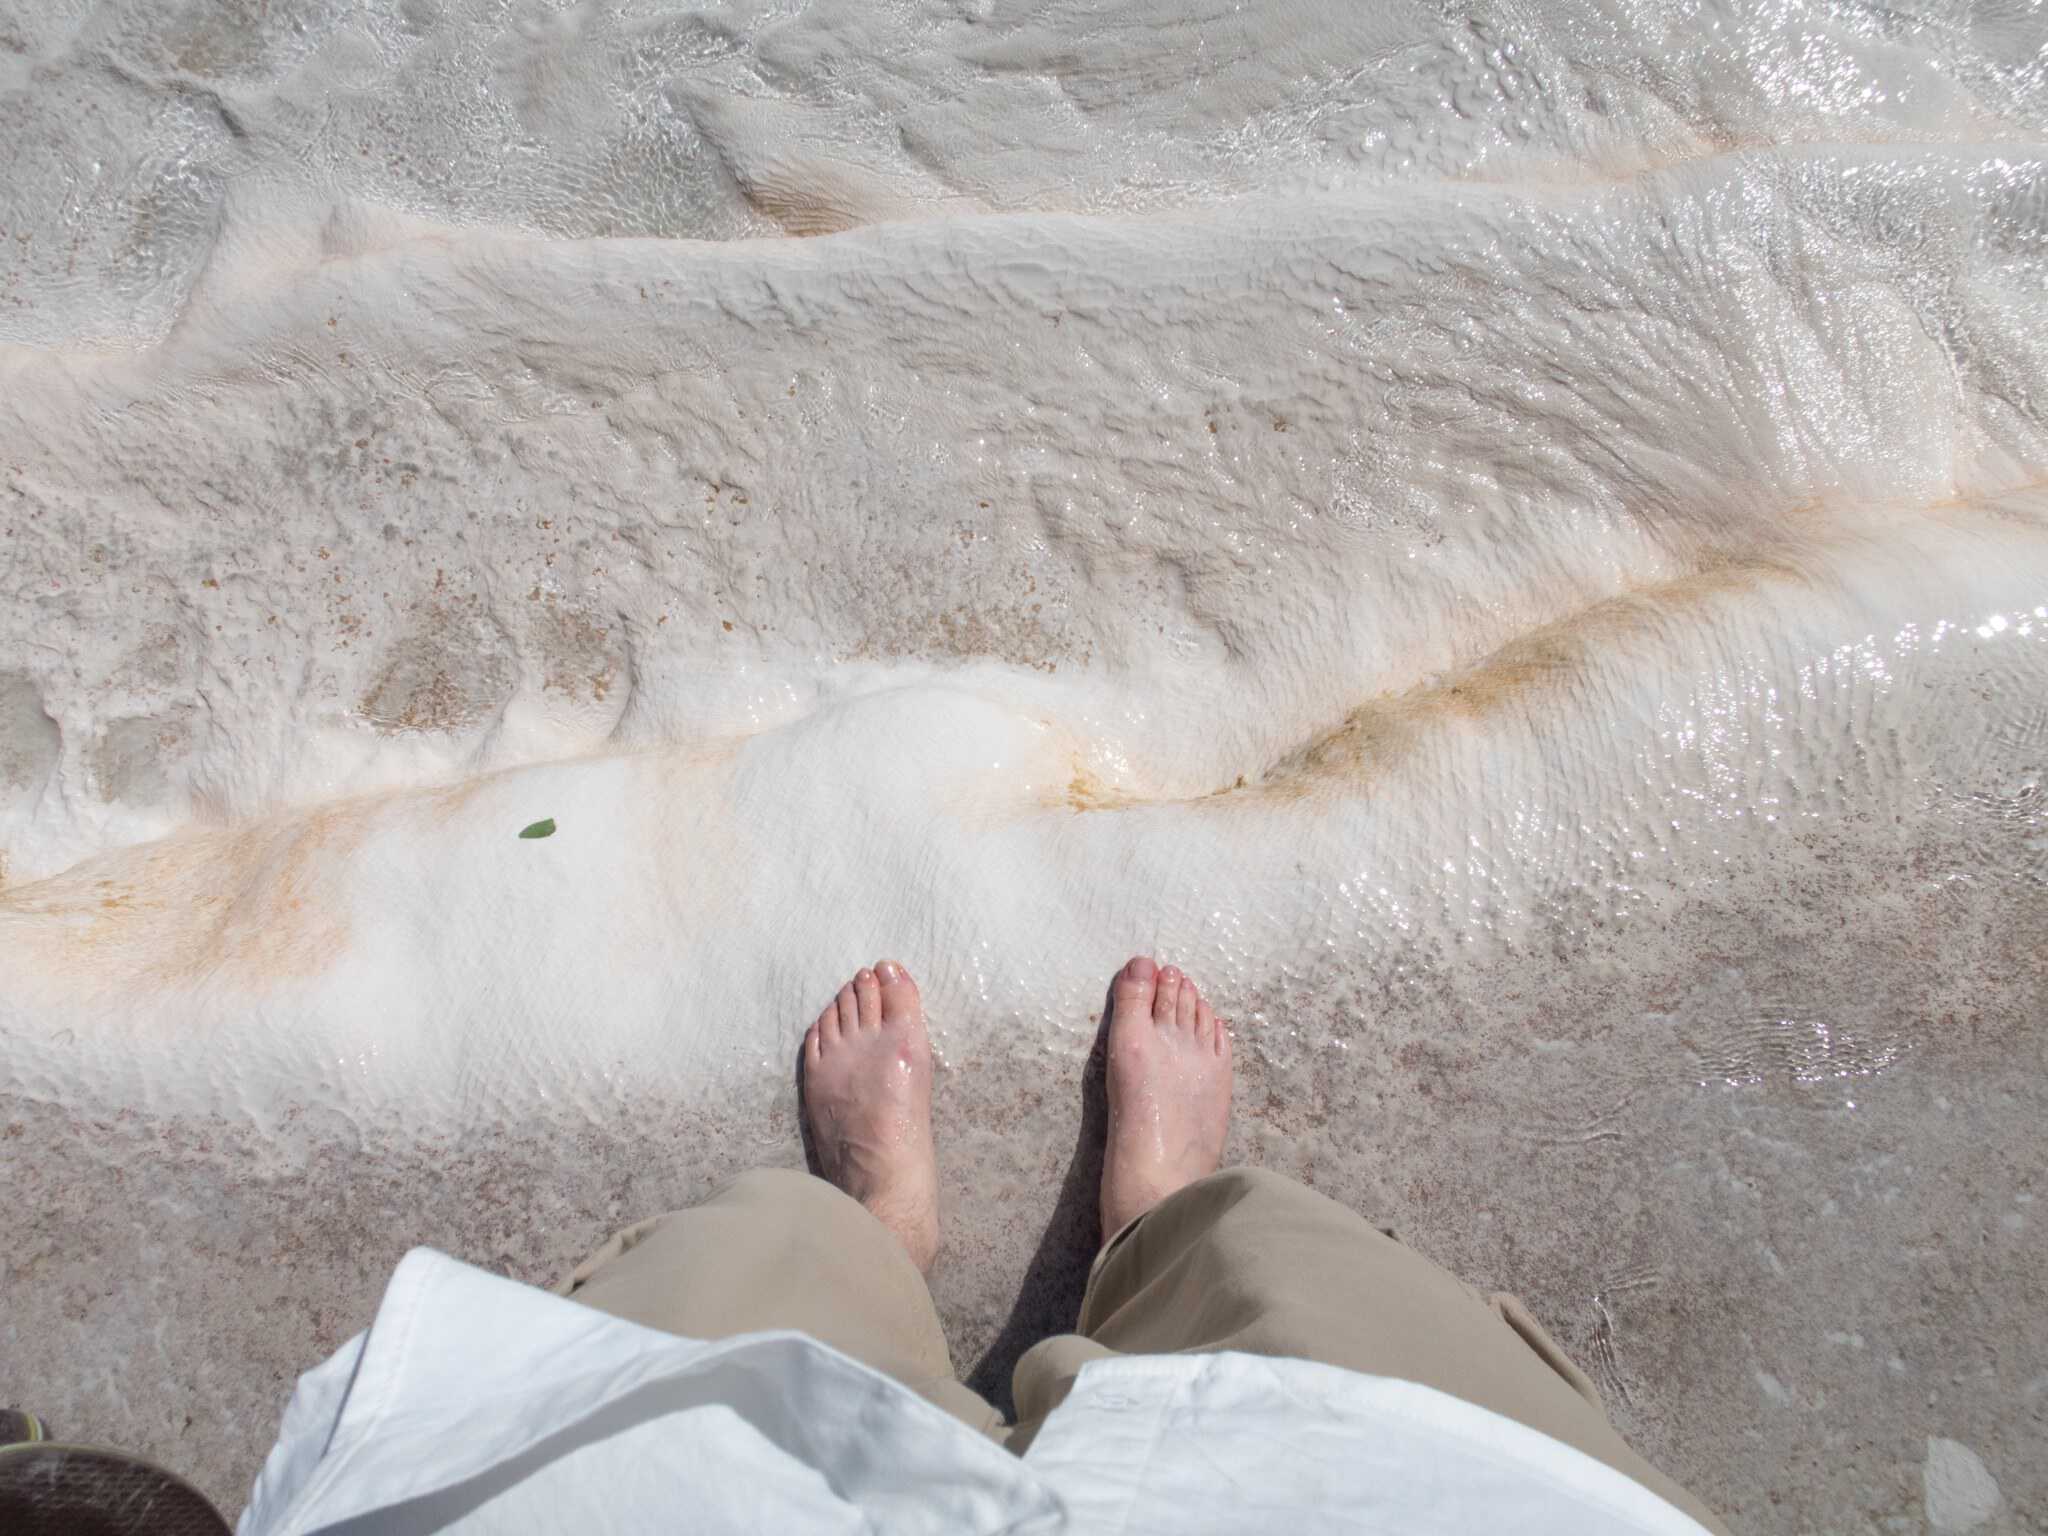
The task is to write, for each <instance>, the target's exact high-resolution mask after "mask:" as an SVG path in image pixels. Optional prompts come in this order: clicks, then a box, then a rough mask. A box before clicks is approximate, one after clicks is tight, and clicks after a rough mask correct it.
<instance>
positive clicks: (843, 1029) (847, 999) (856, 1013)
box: [837, 981, 860, 1038]
mask: <svg viewBox="0 0 2048 1536" xmlns="http://www.w3.org/2000/svg"><path fill="white" fill-rule="evenodd" d="M837 1006H838V1009H839V1033H840V1036H841V1038H851V1037H852V1036H853V1035H855V1034H856V1033H858V1032H859V1030H860V999H859V998H857V997H855V996H854V995H853V983H852V982H850V981H849V982H848V983H847V984H846V985H845V986H843V987H841V988H840V989H839V1002H838V1005H837Z"/></svg>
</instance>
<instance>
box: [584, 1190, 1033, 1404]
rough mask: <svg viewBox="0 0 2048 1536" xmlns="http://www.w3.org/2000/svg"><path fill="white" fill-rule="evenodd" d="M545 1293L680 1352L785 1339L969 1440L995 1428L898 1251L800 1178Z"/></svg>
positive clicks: (861, 1215) (719, 1201)
mask: <svg viewBox="0 0 2048 1536" xmlns="http://www.w3.org/2000/svg"><path fill="white" fill-rule="evenodd" d="M558 1289H559V1292H560V1294H562V1295H565V1296H567V1297H569V1298H570V1299H571V1300H574V1301H580V1302H582V1303H583V1304H584V1305H585V1306H591V1307H595V1308H597V1309H598V1310H599V1311H600V1312H609V1313H611V1314H612V1315H613V1316H615V1317H623V1318H625V1319H627V1320H628V1321H630V1322H635V1323H640V1324H642V1325H644V1326H646V1327H649V1328H659V1329H661V1330H662V1331H664V1332H666V1333H676V1334H681V1335H683V1336H684V1337H686V1338H692V1339H718V1338H726V1337H729V1336H731V1335H733V1334H738V1333H756V1332H760V1331H763V1330H766V1329H771V1328H790V1329H796V1330H798V1331H800V1332H803V1333H807V1334H810V1335H811V1336H812V1337H813V1338H816V1339H820V1340H822V1341H823V1342H825V1343H827V1344H830V1345H831V1346H832V1347H833V1348H834V1349H837V1350H839V1351H841V1352H842V1353H844V1354H848V1355H851V1356H853V1358H854V1359H856V1360H859V1361H861V1362H862V1363H864V1364H866V1365H871V1366H873V1367H874V1368H875V1369H876V1370H878V1371H881V1372H883V1373H885V1374H887V1375H889V1376H893V1377H895V1378H896V1379H897V1380H898V1381H900V1382H902V1383H903V1384H904V1385H905V1386H907V1387H909V1388H911V1389H912V1390H913V1391H915V1392H917V1393H919V1394H920V1395H922V1396H924V1397H926V1398H929V1399H930V1400H931V1401H932V1402H934V1403H937V1404H938V1405H939V1406H940V1407H941V1408H944V1409H945V1410H946V1411H947V1412H949V1413H951V1414H953V1415H955V1416H956V1417H957V1418H959V1419H961V1420H963V1421H964V1422H965V1423H967V1424H968V1425H970V1426H971V1427H973V1428H974V1429H976V1430H980V1431H982V1432H984V1433H988V1432H991V1431H993V1430H994V1429H996V1428H997V1426H998V1425H999V1424H1000V1422H1001V1416H1000V1415H999V1414H998V1413H997V1412H996V1410H995V1409H994V1408H993V1407H991V1406H990V1405H989V1404H988V1403H987V1402H985V1401H984V1400H983V1399H982V1398H980V1397H979V1396H977V1395H976V1394H975V1393H973V1392H970V1391H969V1390H968V1389H967V1388H966V1387H964V1386H962V1385H961V1384H960V1383H959V1382H958V1381H957V1380H956V1379H955V1378H954V1375H953V1362H952V1358H951V1356H950V1355H949V1354H948V1352H947V1349H946V1335H945V1332H944V1330H943V1329H942V1328H941V1327H940V1326H939V1315H938V1312H937V1310H936V1309H935V1308H934V1307H933V1306H932V1298H931V1292H930V1291H929V1290H927V1289H926V1288H925V1283H924V1276H923V1275H921V1274H919V1273H918V1269H917V1266H916V1265H915V1264H913V1263H912V1262H911V1260H910V1255H909V1254H907V1253H905V1252H904V1251H903V1245H902V1244H901V1243H900V1242H898V1241H897V1240H896V1238H895V1236H894V1235H893V1234H892V1233H891V1232H890V1231H889V1229H888V1228H887V1227H884V1226H883V1225H882V1224H881V1223H880V1222H879V1221H877V1220H875V1218H874V1217H873V1216H871V1215H869V1214H868V1212H867V1211H866V1210H865V1209H863V1208H862V1206H861V1204H860V1202H859V1201H857V1200H854V1199H852V1198H851V1197H850V1196H848V1195H846V1194H844V1193H843V1192H841V1191H840V1190H838V1189H836V1188H834V1187H833V1186H832V1185H830V1184H828V1183H826V1182H825V1181H824V1180H823V1179H818V1178H813V1177H811V1176H810V1175H809V1174H807V1173H798V1172H795V1171H794V1170H791V1169H759V1170H756V1171H755V1172H753V1173H748V1174H744V1175H742V1176H741V1177H740V1178H738V1179H736V1180H735V1181H734V1182H733V1183H731V1184H729V1185H727V1186H726V1187H725V1188H724V1189H722V1190H720V1191H719V1192H718V1193H717V1194H715V1195H713V1196H712V1197H711V1198H710V1199H708V1200H706V1201H705V1202H704V1203H703V1204H702V1205H699V1206H694V1207H692V1208H691V1209H689V1210H686V1211H672V1212H670V1213H669V1214H668V1215H666V1216H656V1217H653V1218H651V1219H650V1220H647V1221H643V1222H639V1223H637V1224H635V1225H634V1226H631V1227H628V1228H626V1230H625V1231H623V1232H620V1233H617V1234H616V1235H614V1236H613V1237H612V1238H610V1239H609V1240H608V1241H607V1242H606V1243H605V1244H604V1246H603V1247H601V1248H599V1249H598V1250H597V1252H595V1253H593V1254H592V1255H591V1256H590V1257H589V1258H587V1259H585V1260H584V1261H583V1262H582V1263H581V1264H580V1265H578V1266H577V1268H576V1272H575V1274H574V1275H572V1276H571V1277H570V1279H569V1280H568V1282H567V1283H566V1284H564V1285H563V1286H561V1287H559V1288H558Z"/></svg>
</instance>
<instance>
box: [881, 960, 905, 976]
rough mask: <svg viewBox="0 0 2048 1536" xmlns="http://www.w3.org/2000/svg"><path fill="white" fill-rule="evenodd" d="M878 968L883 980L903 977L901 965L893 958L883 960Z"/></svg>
mask: <svg viewBox="0 0 2048 1536" xmlns="http://www.w3.org/2000/svg"><path fill="white" fill-rule="evenodd" d="M879 969H880V971H881V975H882V980H884V981H901V980H902V979H903V967H902V966H900V965H898V964H897V963H896V962H895V961H894V960H884V961H883V962H882V964H881V966H880V967H879Z"/></svg>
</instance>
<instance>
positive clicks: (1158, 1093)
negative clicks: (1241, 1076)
mask: <svg viewBox="0 0 2048 1536" xmlns="http://www.w3.org/2000/svg"><path fill="white" fill-rule="evenodd" d="M1229 1126H1230V1031H1229V1030H1227V1029H1225V1028H1224V1027H1223V1025H1222V1023H1221V1021H1219V1020H1218V1019H1217V1017H1216V1014H1215V1011H1214V1010H1213V1009H1212V1008H1210V1006H1209V1005H1208V1003H1207V1002H1206V1001H1204V1000H1203V998H1202V995H1201V993H1200V992H1198V991H1197V990H1196V989H1195V984H1194V983H1193V982H1192V981H1190V980H1188V978H1187V977H1186V976H1184V975H1182V974H1181V973H1180V972H1179V971H1177V970H1175V969H1174V968H1173V967H1172V966H1170V965H1169V966H1167V967H1166V968H1165V969H1163V970H1162V969H1160V968H1159V967H1158V966H1155V965H1154V964H1153V963H1152V962H1151V960H1149V959H1148V958H1146V957H1145V956H1143V955H1139V956H1137V957H1136V958H1135V959H1133V960H1132V961H1131V963H1130V964H1128V965H1126V966H1125V967H1124V968H1123V969H1122V970H1121V971H1119V972H1118V973H1117V978H1116V981H1115V983H1114V984H1113V985H1112V986H1111V988H1110V1019H1109V1145H1108V1148H1107V1150H1106V1152H1105V1154H1104V1157H1103V1163H1102V1240H1103V1241H1104V1242H1108V1241H1109V1239H1110V1238H1112V1237H1114V1236H1116V1234H1117V1233H1119V1232H1121V1231H1122V1230H1123V1229H1124V1227H1125V1225H1126V1224H1128V1223H1129V1222H1130V1221H1132V1220H1133V1219H1134V1218H1136V1217H1139V1216H1142V1215H1144V1214H1145V1212H1147V1211H1149V1210H1151V1209H1152V1207H1153V1206H1155V1205H1157V1204H1158V1203H1159V1202H1160V1201H1161V1200H1164V1199H1165V1198H1166V1197H1167V1196H1168V1195H1170V1194H1172V1193H1174V1191H1176V1190H1178V1189H1181V1188H1183V1187H1184V1186H1186V1185H1189V1184H1192V1183H1194V1181H1195V1180H1196V1179H1199V1178H1204V1177H1206V1176H1208V1175H1209V1174H1212V1173H1214V1172H1215V1171H1216V1169H1217V1167H1218V1165H1219V1164H1221V1163H1222V1161H1223V1135H1224V1132H1225V1131H1226V1130H1227V1129H1229Z"/></svg>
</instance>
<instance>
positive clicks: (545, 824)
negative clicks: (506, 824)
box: [519, 816, 555, 837]
mask: <svg viewBox="0 0 2048 1536" xmlns="http://www.w3.org/2000/svg"><path fill="white" fill-rule="evenodd" d="M519 835H520V836H521V837H553V836H554V835H555V818H554V817H552V816H550V817H548V819H547V820H545V821H536V822H535V823H534V824H533V825H532V826H530V827H525V828H523V829H521V831H520V833H519Z"/></svg>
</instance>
